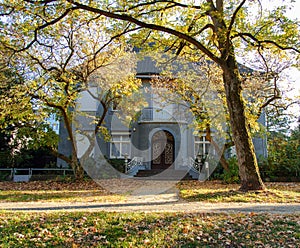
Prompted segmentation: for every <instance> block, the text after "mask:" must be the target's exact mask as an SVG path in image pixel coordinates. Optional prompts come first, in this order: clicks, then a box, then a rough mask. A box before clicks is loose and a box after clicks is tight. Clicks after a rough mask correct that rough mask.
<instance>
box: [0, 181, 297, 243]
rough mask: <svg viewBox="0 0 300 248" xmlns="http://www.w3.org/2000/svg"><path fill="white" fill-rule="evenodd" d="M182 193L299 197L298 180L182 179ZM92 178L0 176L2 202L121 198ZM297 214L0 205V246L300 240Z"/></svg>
mask: <svg viewBox="0 0 300 248" xmlns="http://www.w3.org/2000/svg"><path fill="white" fill-rule="evenodd" d="M177 187H178V188H179V189H180V195H181V197H182V198H184V199H186V200H188V201H196V200H197V201H205V202H216V203H217V202H236V201H239V202H262V201H264V202H272V203H275V202H285V203H289V202H293V203H295V202H300V195H299V194H300V184H299V183H288V184H286V183H276V184H267V187H268V190H267V191H263V192H252V193H242V192H238V191H237V189H238V185H234V184H230V185H227V184H222V183H221V182H217V181H214V182H204V183H201V182H198V181H186V182H181V183H179V184H178V185H177ZM123 199H126V196H121V195H113V194H110V193H109V192H107V191H105V190H103V189H101V188H99V185H97V184H95V183H94V182H92V181H85V182H82V183H78V182H69V183H65V182H30V183H17V184H16V183H15V184H14V183H0V204H1V202H28V201H31V202H32V201H33V202H50V201H60V202H75V201H81V202H87V201H97V202H99V201H100V202H101V201H122V200H123ZM299 230H300V215H299V214H290V215H274V214H265V213H262V214H255V213H249V214H242V213H236V214H203V213H198V214H197V213H194V214H184V213H142V212H141V213H139V212H134V213H108V212H92V211H86V212H83V211H82V212H68V211H58V212H47V211H46V212H36V213H34V212H18V211H14V212H13V211H0V247H1V248H6V247H7V248H8V247H72V248H76V247H298V246H297V245H298V244H299V243H300V231H299Z"/></svg>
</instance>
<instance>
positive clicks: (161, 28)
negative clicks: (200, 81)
mask: <svg viewBox="0 0 300 248" xmlns="http://www.w3.org/2000/svg"><path fill="white" fill-rule="evenodd" d="M67 1H68V2H70V3H72V4H73V5H75V6H76V7H75V8H77V9H84V10H87V11H90V12H92V13H97V14H100V15H103V16H106V17H110V18H114V19H117V20H122V21H128V22H131V23H134V24H136V25H138V26H140V27H143V28H147V29H153V30H157V31H162V32H165V33H169V34H172V35H175V36H177V37H178V38H181V39H183V40H186V41H188V42H190V43H191V44H193V45H194V46H195V47H197V48H198V49H199V50H201V51H202V52H203V53H204V54H206V55H207V56H208V57H209V58H210V59H212V60H213V61H215V62H216V63H217V64H222V61H221V60H220V59H219V58H218V57H217V56H216V55H214V54H213V53H212V52H211V51H210V50H209V49H207V48H206V47H205V46H204V45H203V44H202V43H200V42H199V41H197V40H196V39H195V38H193V37H191V36H189V35H187V34H185V33H183V32H180V31H177V30H174V29H171V28H168V27H165V26H160V25H157V24H151V23H146V22H144V21H140V20H138V19H136V18H134V17H132V16H129V15H125V14H116V13H112V12H109V11H105V10H101V9H97V8H93V7H90V6H87V5H84V4H81V3H78V2H75V1H73V0H67Z"/></svg>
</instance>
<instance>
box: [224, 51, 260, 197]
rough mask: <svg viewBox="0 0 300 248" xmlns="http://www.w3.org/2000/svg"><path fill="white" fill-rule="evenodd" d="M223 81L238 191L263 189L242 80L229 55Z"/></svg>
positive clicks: (233, 60) (234, 62)
mask: <svg viewBox="0 0 300 248" xmlns="http://www.w3.org/2000/svg"><path fill="white" fill-rule="evenodd" d="M223 80H224V86H225V91H226V98H227V106H228V110H229V115H230V124H231V128H232V132H233V140H234V143H235V147H236V153H237V159H238V164H239V176H240V179H241V187H240V190H242V191H248V190H261V189H264V188H265V186H264V184H263V182H262V180H261V177H260V173H259V169H258V163H257V159H256V155H255V152H254V145H253V142H252V138H251V135H250V130H249V125H248V122H247V119H246V116H245V105H244V99H243V96H242V93H241V84H242V80H241V78H240V74H239V70H238V66H237V63H236V61H235V59H234V57H233V56H230V55H229V57H228V59H227V61H226V65H224V66H223Z"/></svg>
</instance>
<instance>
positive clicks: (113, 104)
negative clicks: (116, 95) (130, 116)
mask: <svg viewBox="0 0 300 248" xmlns="http://www.w3.org/2000/svg"><path fill="white" fill-rule="evenodd" d="M118 104H119V103H118V102H117V101H116V100H113V101H112V102H111V111H118Z"/></svg>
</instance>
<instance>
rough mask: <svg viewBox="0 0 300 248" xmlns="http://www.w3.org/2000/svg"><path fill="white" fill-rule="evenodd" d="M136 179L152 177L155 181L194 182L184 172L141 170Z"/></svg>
mask: <svg viewBox="0 0 300 248" xmlns="http://www.w3.org/2000/svg"><path fill="white" fill-rule="evenodd" d="M135 177H140V178H145V177H151V179H153V180H192V179H193V178H192V176H191V175H190V174H189V173H188V172H187V171H182V170H170V169H168V170H139V171H138V172H137V174H136V175H135Z"/></svg>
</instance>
